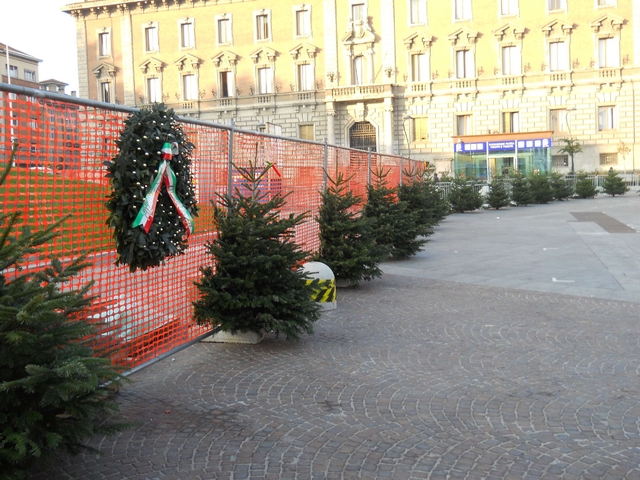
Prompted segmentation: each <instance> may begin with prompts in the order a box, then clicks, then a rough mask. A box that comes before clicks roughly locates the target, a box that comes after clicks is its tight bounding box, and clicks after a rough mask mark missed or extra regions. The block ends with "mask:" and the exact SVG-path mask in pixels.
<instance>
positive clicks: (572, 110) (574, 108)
mask: <svg viewBox="0 0 640 480" xmlns="http://www.w3.org/2000/svg"><path fill="white" fill-rule="evenodd" d="M566 111H567V129H568V130H569V141H570V142H571V175H575V170H574V168H573V155H574V153H575V152H574V151H573V135H571V117H570V115H571V112H575V111H576V107H570V108H567V110H566Z"/></svg>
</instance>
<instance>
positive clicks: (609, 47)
mask: <svg viewBox="0 0 640 480" xmlns="http://www.w3.org/2000/svg"><path fill="white" fill-rule="evenodd" d="M619 47H620V43H619V41H618V38H599V39H598V67H600V68H610V67H619V66H620V53H619V52H620V48H619Z"/></svg>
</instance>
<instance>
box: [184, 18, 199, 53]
mask: <svg viewBox="0 0 640 480" xmlns="http://www.w3.org/2000/svg"><path fill="white" fill-rule="evenodd" d="M195 45H196V33H195V26H194V24H193V21H192V20H188V21H185V22H182V23H181V24H180V46H181V47H182V48H192V47H195Z"/></svg>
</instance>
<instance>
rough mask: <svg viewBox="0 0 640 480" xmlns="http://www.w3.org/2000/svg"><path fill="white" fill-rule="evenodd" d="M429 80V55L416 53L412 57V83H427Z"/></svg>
mask: <svg viewBox="0 0 640 480" xmlns="http://www.w3.org/2000/svg"><path fill="white" fill-rule="evenodd" d="M428 80H429V62H428V59H427V55H426V54H424V53H416V54H413V55H411V81H412V82H426V81H428Z"/></svg>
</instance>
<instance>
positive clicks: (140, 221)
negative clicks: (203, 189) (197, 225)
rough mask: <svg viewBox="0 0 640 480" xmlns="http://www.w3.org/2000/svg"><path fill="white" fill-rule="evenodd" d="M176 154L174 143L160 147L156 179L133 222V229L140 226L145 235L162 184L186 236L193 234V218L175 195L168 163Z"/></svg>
mask: <svg viewBox="0 0 640 480" xmlns="http://www.w3.org/2000/svg"><path fill="white" fill-rule="evenodd" d="M178 153H179V150H178V144H177V143H176V142H174V143H173V144H171V143H169V142H166V143H165V144H164V145H163V146H162V163H161V164H160V165H159V166H158V174H157V175H156V178H154V179H153V182H152V183H151V188H150V189H149V192H148V193H147V195H146V196H145V197H144V202H143V204H142V207H140V212H138V216H137V217H136V219H135V221H134V222H133V225H132V227H133V228H135V227H138V226H140V225H142V228H143V229H144V231H145V233H149V230H150V229H151V224H152V223H153V217H154V216H155V213H156V206H157V205H158V195H159V194H160V189H161V188H162V185H163V184H164V185H165V186H166V187H167V193H168V194H169V198H171V201H172V202H173V204H174V205H175V207H176V210H178V215H179V216H180V220H182V224H183V225H184V228H185V230H186V231H187V236H189V235H191V234H192V233H193V231H194V225H193V217H192V216H191V213H189V210H187V207H185V206H184V205H183V204H182V202H181V201H180V199H179V198H178V195H177V194H176V174H175V173H173V170H172V169H171V166H170V165H169V161H171V159H172V158H173V155H177V154H178Z"/></svg>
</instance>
